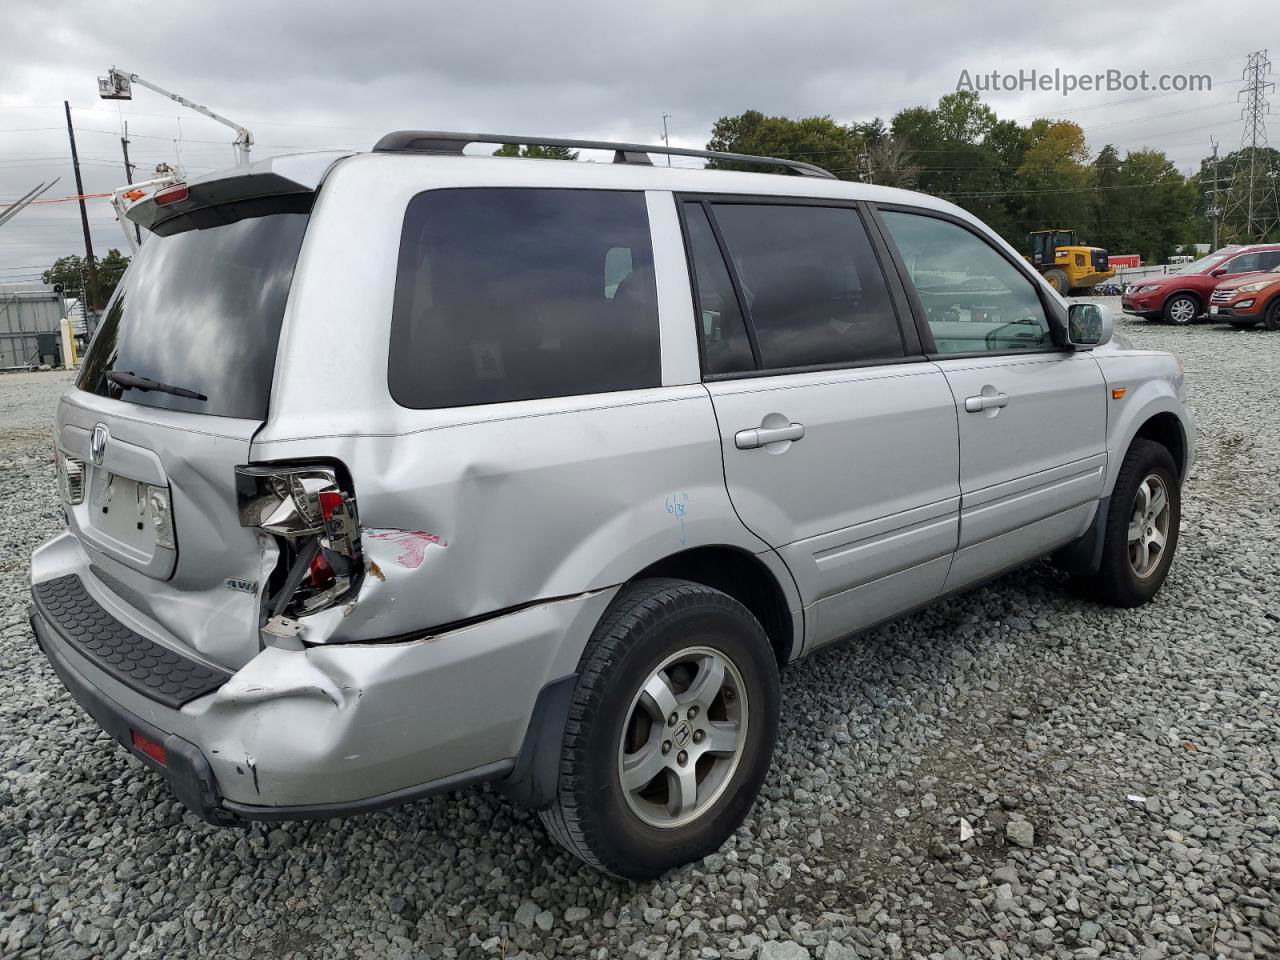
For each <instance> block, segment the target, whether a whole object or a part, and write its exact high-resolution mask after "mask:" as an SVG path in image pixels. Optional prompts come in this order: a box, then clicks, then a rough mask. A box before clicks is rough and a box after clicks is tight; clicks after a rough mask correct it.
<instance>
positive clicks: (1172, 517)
mask: <svg viewBox="0 0 1280 960" xmlns="http://www.w3.org/2000/svg"><path fill="white" fill-rule="evenodd" d="M1181 524H1182V495H1181V489H1180V487H1179V485H1178V469H1177V467H1176V466H1175V464H1174V462H1173V456H1172V455H1171V454H1170V453H1169V450H1168V448H1167V447H1164V446H1163V445H1161V444H1159V443H1156V442H1155V441H1154V440H1146V439H1143V438H1138V439H1137V440H1134V441H1133V445H1132V446H1131V447H1129V452H1128V453H1127V454H1125V458H1124V463H1122V464H1121V465H1120V475H1119V476H1118V477H1117V478H1116V485H1115V488H1114V489H1113V490H1112V491H1111V501H1110V504H1109V506H1108V512H1107V525H1106V533H1105V537H1104V539H1103V543H1102V565H1101V567H1100V568H1099V570H1098V573H1097V574H1096V575H1095V576H1094V577H1092V578H1090V579H1089V581H1087V583H1088V586H1089V590H1088V592H1089V593H1090V594H1091V595H1092V596H1093V597H1094V598H1095V599H1097V600H1098V601H1099V602H1101V603H1105V604H1108V605H1110V606H1113V607H1137V606H1140V605H1142V604H1144V603H1146V602H1147V601H1148V600H1150V599H1151V598H1152V597H1154V596H1155V595H1156V594H1157V593H1158V592H1159V591H1160V587H1161V586H1163V584H1164V581H1165V577H1167V576H1168V574H1169V567H1170V565H1171V564H1172V563H1173V556H1174V553H1175V552H1176V551H1177V549H1178V531H1179V529H1180V527H1181ZM1157 544H1158V546H1157Z"/></svg>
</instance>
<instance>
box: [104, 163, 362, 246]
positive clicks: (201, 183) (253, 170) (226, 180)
mask: <svg viewBox="0 0 1280 960" xmlns="http://www.w3.org/2000/svg"><path fill="white" fill-rule="evenodd" d="M350 155H351V154H350V153H349V152H342V153H339V152H336V151H330V152H325V153H310V154H294V155H291V156H282V157H271V158H269V159H266V160H259V161H257V162H255V163H252V164H250V165H249V166H247V167H232V168H230V169H228V170H223V171H220V172H217V173H211V174H208V175H206V176H202V177H196V178H195V179H192V180H188V181H187V182H186V184H187V195H186V197H184V198H183V199H181V200H173V201H170V202H168V203H165V204H157V203H156V202H155V199H154V197H147V198H145V199H143V200H139V201H138V202H137V203H135V204H134V205H133V206H131V207H130V208H129V210H128V212H127V213H126V214H125V216H127V217H128V218H129V220H130V221H132V222H133V223H136V224H138V226H140V227H143V228H144V229H147V230H153V231H154V230H156V229H157V228H159V227H162V226H163V224H165V223H166V222H168V221H170V220H173V219H175V218H177V217H181V216H184V215H187V214H191V213H193V212H195V211H197V210H204V209H206V208H208V207H216V206H221V205H223V204H228V203H239V202H243V201H248V200H260V199H263V198H266V197H286V196H290V195H295V196H299V197H301V196H304V195H307V194H311V193H314V192H315V190H316V188H317V187H319V186H320V182H321V181H322V180H323V179H324V176H325V174H326V173H328V171H329V169H330V168H331V167H332V166H333V165H334V164H335V163H336V162H337V161H338V160H341V159H342V158H343V157H347V156H350Z"/></svg>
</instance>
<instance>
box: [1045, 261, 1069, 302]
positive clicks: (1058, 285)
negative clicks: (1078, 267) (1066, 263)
mask: <svg viewBox="0 0 1280 960" xmlns="http://www.w3.org/2000/svg"><path fill="white" fill-rule="evenodd" d="M1044 278H1045V280H1047V281H1048V282H1049V286H1051V287H1053V289H1054V290H1056V291H1057V292H1058V293H1060V294H1062V295H1063V296H1064V297H1065V296H1066V295H1067V293H1068V292H1069V291H1070V290H1071V280H1070V278H1068V277H1067V272H1066V271H1065V270H1059V269H1057V268H1056V267H1055V268H1054V269H1052V270H1046V271H1045V272H1044Z"/></svg>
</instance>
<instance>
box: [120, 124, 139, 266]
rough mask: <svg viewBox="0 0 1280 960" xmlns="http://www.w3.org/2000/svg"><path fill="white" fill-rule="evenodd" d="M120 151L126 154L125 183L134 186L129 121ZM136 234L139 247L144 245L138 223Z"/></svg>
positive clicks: (125, 126) (135, 227)
mask: <svg viewBox="0 0 1280 960" xmlns="http://www.w3.org/2000/svg"><path fill="white" fill-rule="evenodd" d="M120 150H121V152H122V153H123V154H124V182H125V183H127V184H129V185H130V186H132V185H133V164H132V163H130V162H129V121H128V120H126V121H125V122H124V136H123V137H121V138H120ZM133 231H134V234H135V235H136V236H137V238H138V244H139V246H140V245H141V244H142V228H141V227H140V226H138V225H137V224H136V223H135V224H134V225H133Z"/></svg>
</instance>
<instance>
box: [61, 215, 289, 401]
mask: <svg viewBox="0 0 1280 960" xmlns="http://www.w3.org/2000/svg"><path fill="white" fill-rule="evenodd" d="M279 206H280V205H279V204H275V205H267V206H265V207H264V206H263V205H256V206H254V207H253V208H252V209H253V211H254V212H255V213H257V212H259V211H262V210H264V209H265V210H272V211H277V212H266V213H261V215H248V216H241V215H240V214H242V213H243V212H244V210H245V209H246V208H245V207H241V208H238V209H236V210H235V211H234V212H232V211H230V210H229V211H228V212H227V215H226V216H224V217H217V216H209V217H204V218H202V219H203V220H204V222H210V221H219V220H220V221H221V222H216V223H214V225H211V226H204V227H201V228H189V229H185V230H180V231H179V232H174V233H169V234H168V235H165V236H161V235H153V236H150V237H148V238H147V240H146V242H145V243H143V245H142V248H141V249H140V250H139V251H138V253H137V255H136V256H135V257H134V258H133V262H132V263H131V264H130V265H129V269H128V270H127V271H126V272H125V275H124V279H123V280H121V282H120V286H119V287H118V288H117V290H116V293H115V296H114V297H113V298H112V300H111V303H110V304H108V306H107V310H106V314H105V315H104V317H103V320H102V322H101V324H99V327H98V332H97V334H96V336H95V337H94V339H93V344H92V345H91V346H90V348H89V351H88V353H87V355H86V356H85V360H84V365H83V367H82V369H81V372H80V377H79V379H78V381H77V386H79V387H80V389H82V390H87V391H89V392H91V393H97V394H100V395H103V396H110V397H115V398H118V399H122V400H126V401H128V402H129V403H136V404H140V405H142V406H148V407H161V408H163V409H167V410H183V411H188V412H192V413H207V414H211V415H213V416H220V417H242V418H245V419H251V420H262V419H265V418H266V415H267V401H268V399H269V398H270V394H271V380H272V374H273V370H274V367H275V359H276V346H277V344H278V342H279V339H280V324H281V321H282V320H283V318H284V308H285V300H286V299H287V297H288V295H289V284H290V282H291V281H292V279H293V268H294V265H295V264H296V263H297V259H298V249H299V247H300V246H301V245H302V235H303V232H304V231H305V230H306V227H307V219H308V214H307V213H305V212H292V211H294V210H296V209H297V208H298V206H299V203H298V202H292V203H290V204H288V207H289V209H290V211H291V212H278V210H279ZM215 210H216V208H215ZM113 371H114V372H117V373H120V374H132V375H134V376H136V377H145V378H147V379H148V380H152V381H157V382H158V383H160V384H167V385H169V386H173V387H179V388H181V389H183V390H189V391H193V392H195V393H197V394H202V395H204V396H205V397H207V398H208V399H206V400H197V399H194V398H191V397H183V396H177V395H175V394H173V393H168V392H165V391H163V390H160V389H150V390H141V389H137V388H135V387H122V386H120V385H119V384H117V383H113V382H112V381H111V380H110V379H109V378H108V376H107V375H108V374H109V373H111V372H113Z"/></svg>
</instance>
